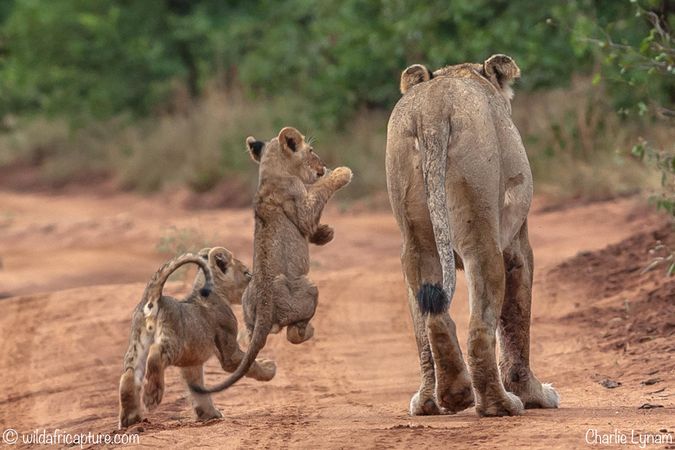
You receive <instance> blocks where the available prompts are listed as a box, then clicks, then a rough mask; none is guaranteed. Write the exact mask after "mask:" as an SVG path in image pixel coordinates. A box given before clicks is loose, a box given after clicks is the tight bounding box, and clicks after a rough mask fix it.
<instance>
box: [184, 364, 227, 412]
mask: <svg viewBox="0 0 675 450" xmlns="http://www.w3.org/2000/svg"><path fill="white" fill-rule="evenodd" d="M180 371H181V375H183V379H184V380H185V383H187V385H188V386H189V385H197V386H204V369H203V367H202V366H201V365H199V366H192V367H181V369H180ZM188 390H189V389H188ZM189 394H190V400H191V402H192V408H193V409H194V411H195V414H196V415H197V420H202V421H204V420H210V419H220V418H221V417H223V415H222V414H221V413H220V411H218V410H217V409H216V407H215V406H213V401H212V399H211V396H210V395H200V394H194V393H193V392H191V391H190V392H189Z"/></svg>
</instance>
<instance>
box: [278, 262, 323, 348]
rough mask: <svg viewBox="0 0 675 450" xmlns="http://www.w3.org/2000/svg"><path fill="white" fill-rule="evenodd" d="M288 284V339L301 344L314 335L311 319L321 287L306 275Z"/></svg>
mask: <svg viewBox="0 0 675 450" xmlns="http://www.w3.org/2000/svg"><path fill="white" fill-rule="evenodd" d="M287 285H288V291H289V295H290V305H289V314H288V318H287V322H288V325H287V327H286V339H288V341H289V342H290V343H292V344H301V343H303V342H305V341H307V340H309V339H310V338H311V337H312V336H314V327H313V326H312V324H311V323H309V321H310V320H311V319H312V317H314V313H315V312H316V306H317V304H318V302H319V289H318V288H317V287H316V285H315V284H314V283H312V282H311V281H310V279H309V278H307V277H306V276H304V275H303V276H301V277H298V278H296V279H294V280H292V281H290V282H288V283H287ZM290 306H292V308H290Z"/></svg>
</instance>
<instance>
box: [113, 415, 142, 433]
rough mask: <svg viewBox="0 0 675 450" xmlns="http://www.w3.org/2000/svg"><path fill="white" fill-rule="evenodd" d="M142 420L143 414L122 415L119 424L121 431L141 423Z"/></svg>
mask: <svg viewBox="0 0 675 450" xmlns="http://www.w3.org/2000/svg"><path fill="white" fill-rule="evenodd" d="M141 420H142V417H141V414H140V413H139V412H138V411H130V412H126V413H122V414H120V423H119V427H118V428H119V429H120V430H121V429H122V428H128V427H130V426H131V425H135V424H137V423H140V421H141Z"/></svg>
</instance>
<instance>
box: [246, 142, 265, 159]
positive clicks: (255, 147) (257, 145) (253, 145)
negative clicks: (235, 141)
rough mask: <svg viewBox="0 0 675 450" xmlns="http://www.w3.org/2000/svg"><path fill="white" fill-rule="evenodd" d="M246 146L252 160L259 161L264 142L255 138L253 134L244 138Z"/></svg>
mask: <svg viewBox="0 0 675 450" xmlns="http://www.w3.org/2000/svg"><path fill="white" fill-rule="evenodd" d="M246 147H247V148H248V152H249V153H250V154H251V158H252V159H253V161H255V162H260V158H261V157H262V152H263V148H265V143H264V142H263V141H259V140H257V139H256V138H254V137H253V136H249V137H247V138H246Z"/></svg>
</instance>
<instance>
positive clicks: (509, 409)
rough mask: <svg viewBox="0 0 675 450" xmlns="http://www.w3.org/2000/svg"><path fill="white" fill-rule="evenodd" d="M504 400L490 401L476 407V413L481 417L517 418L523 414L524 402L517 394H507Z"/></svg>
mask: <svg viewBox="0 0 675 450" xmlns="http://www.w3.org/2000/svg"><path fill="white" fill-rule="evenodd" d="M505 393H506V395H505V396H504V397H502V398H497V399H489V400H488V401H486V402H485V403H479V404H478V406H476V412H477V413H478V415H479V416H481V417H499V416H517V415H519V414H521V413H522V412H523V409H524V407H523V402H522V401H521V400H520V399H519V398H518V396H517V395H516V394H512V393H511V392H505Z"/></svg>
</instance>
